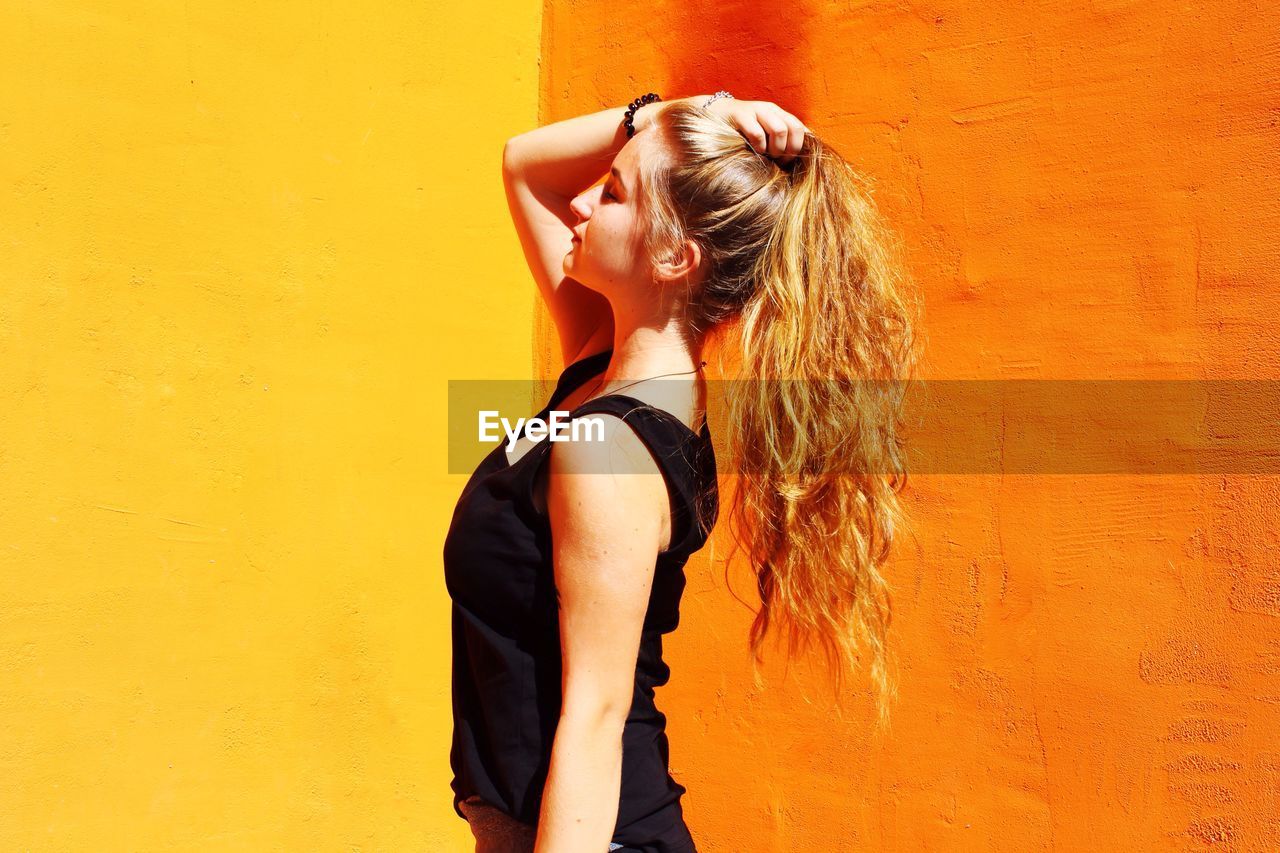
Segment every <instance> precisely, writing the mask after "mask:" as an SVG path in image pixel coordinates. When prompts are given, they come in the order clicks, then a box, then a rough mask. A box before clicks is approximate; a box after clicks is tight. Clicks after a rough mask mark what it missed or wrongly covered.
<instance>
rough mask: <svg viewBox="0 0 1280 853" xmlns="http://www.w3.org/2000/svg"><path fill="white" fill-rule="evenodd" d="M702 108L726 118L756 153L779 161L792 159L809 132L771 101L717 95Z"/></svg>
mask: <svg viewBox="0 0 1280 853" xmlns="http://www.w3.org/2000/svg"><path fill="white" fill-rule="evenodd" d="M706 109H707V112H709V113H713V114H715V115H718V116H722V117H724V118H726V119H728V120H729V122H730V123H731V124H732V125H733V126H734V127H735V128H737V130H738V132H739V133H741V134H742V135H743V136H744V137H746V139H747V142H748V143H750V145H751V147H752V149H754V150H755V152H756V153H757V154H764V155H766V156H768V157H772V158H774V159H776V160H777V161H778V162H779V163H790V162H791V161H792V160H794V159H795V157H796V155H797V154H799V153H800V149H801V148H803V147H804V137H805V134H808V133H812V132H813V131H811V130H809V128H808V127H807V126H806V125H805V123H804V122H802V121H800V119H798V118H796V117H795V116H793V115H792V114H791V113H789V112H787V111H786V110H784V109H783V108H782V107H780V106H778V105H777V104H775V103H773V102H772V101H739V100H736V99H733V98H721V99H719V100H717V101H714V102H712V103H711V104H710V105H709V106H708V107H707V108H706Z"/></svg>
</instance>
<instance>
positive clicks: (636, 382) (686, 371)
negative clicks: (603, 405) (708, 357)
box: [583, 360, 707, 405]
mask: <svg viewBox="0 0 1280 853" xmlns="http://www.w3.org/2000/svg"><path fill="white" fill-rule="evenodd" d="M706 366H707V362H706V361H705V360H704V361H702V362H701V363H700V364H699V365H698V366H697V367H695V368H694V369H693V370H684V371H680V372H679V373H661V374H659V375H657V376H650V377H648V378H646V379H637V380H636V381H635V382H628V383H627V384H626V385H622V386H619V387H617V388H614V389H613V390H612V391H610V392H609V394H617V393H618V392H619V391H621V390H622V389H623V388H630V387H631V386H632V385H639V384H640V383H641V382H648V381H649V380H650V379H662V378H663V377H665V376H684V375H685V374H687V373H697V372H698V371H700V370H702V368H704V367H706ZM603 382H604V377H603V376H601V377H600V378H599V379H598V380H596V384H595V386H593V387H592V389H591V390H590V391H589V392H587V402H590V401H591V395H592V394H594V393H595V392H596V389H598V388H599V387H600V385H601V384H602V383H603ZM605 396H608V395H607V394H606V395H605ZM583 405H585V403H584V404H583Z"/></svg>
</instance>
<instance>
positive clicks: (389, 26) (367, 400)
mask: <svg viewBox="0 0 1280 853" xmlns="http://www.w3.org/2000/svg"><path fill="white" fill-rule="evenodd" d="M539 20H540V8H539V6H538V4H537V3H536V2H521V3H499V4H496V5H495V4H488V5H486V6H485V8H484V11H483V14H481V13H480V12H479V10H478V9H477V8H476V7H475V6H467V5H459V6H454V5H450V4H444V3H433V2H391V3H380V4H376V5H374V6H369V5H367V4H366V5H359V6H357V5H353V4H335V3H314V2H291V3H129V4H125V3H110V4H101V3H98V4H93V3H73V2H18V3H6V4H2V5H0V67H3V73H2V74H0V223H2V224H3V227H2V228H0V268H2V270H3V271H2V272H0V275H2V276H3V300H2V302H0V360H2V362H3V369H2V370H0V483H3V495H4V500H3V503H2V504H0V566H2V567H3V583H0V683H2V684H3V685H4V687H3V689H0V729H2V731H3V737H0V849H3V850H19V849H23V850H25V849H31V850H54V849H56V850H71V849H79V850H115V849H119V850H126V849H127V850H148V849H149V850H157V849H168V848H169V845H173V848H174V849H182V850H185V849H236V850H251V849H276V848H277V847H279V848H281V849H291V850H303V849H320V850H330V849H342V850H356V849H363V850H433V851H434V850H452V849H461V845H462V843H463V842H464V841H465V840H466V839H469V838H470V833H469V831H468V830H467V828H466V824H465V823H464V822H463V821H462V820H461V819H460V818H458V817H457V816H456V815H454V814H453V810H452V808H451V805H450V791H449V788H448V782H449V770H448V753H447V750H448V743H449V724H450V716H449V669H448V648H449V635H448V628H449V623H448V615H449V610H448V598H447V595H446V594H445V590H444V586H443V580H442V577H441V575H440V565H439V560H440V556H439V555H440V547H441V544H442V542H443V537H444V526H445V524H446V523H447V519H448V514H449V512H450V511H451V509H452V504H453V500H454V498H455V497H456V495H457V491H458V489H460V487H461V484H462V481H463V479H464V478H463V477H461V476H458V475H454V476H448V475H446V474H445V466H444V462H443V460H444V442H443V436H444V428H445V424H444V421H443V417H442V413H443V410H444V402H445V399H446V387H447V386H446V380H447V379H449V378H463V377H495V376H497V377H501V376H509V377H519V376H527V375H528V371H529V363H530V359H531V354H532V352H533V346H534V343H533V337H532V327H533V313H532V311H533V298H534V295H535V294H534V288H533V286H532V284H531V283H530V281H529V279H528V274H527V270H526V269H525V267H524V262H523V260H522V258H521V256H520V251H519V246H518V244H517V243H516V241H515V240H514V237H513V233H512V231H511V229H510V226H509V224H508V220H507V214H506V205H505V201H504V198H503V193H502V184H501V180H500V177H499V174H500V173H499V168H500V162H501V150H502V144H503V142H504V141H505V140H506V139H507V138H508V137H509V136H512V135H514V134H516V133H519V132H522V131H525V130H528V129H530V128H531V127H533V126H535V124H536V122H537V113H538V90H537V75H538V72H537V67H538V46H539V33H540V24H539ZM477 341H480V342H482V344H483V345H482V346H477V345H476V344H475V342H477Z"/></svg>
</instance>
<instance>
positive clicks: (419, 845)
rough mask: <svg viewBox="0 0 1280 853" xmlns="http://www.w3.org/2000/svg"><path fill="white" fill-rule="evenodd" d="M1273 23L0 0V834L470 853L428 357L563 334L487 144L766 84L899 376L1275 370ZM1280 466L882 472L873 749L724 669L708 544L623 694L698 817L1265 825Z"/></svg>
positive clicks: (457, 360) (801, 840)
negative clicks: (830, 166)
mask: <svg viewBox="0 0 1280 853" xmlns="http://www.w3.org/2000/svg"><path fill="white" fill-rule="evenodd" d="M1277 32H1280V10H1278V9H1277V8H1276V7H1274V5H1262V4H1246V3H1221V4H1215V5H1212V6H1202V5H1192V4H1185V3H1174V2H1164V0H1157V2H1150V3H1145V4H1127V3H1101V2H1096V3H1089V4H1084V3H1075V4H1068V5H1067V6H1062V5H1049V4H1006V5H1001V6H999V7H992V6H990V5H989V4H978V3H967V4H966V3H955V4H912V3H908V4H849V3H821V2H809V3H805V4H801V5H798V6H797V5H791V6H775V5H772V4H764V3H738V4H728V5H725V4H718V5H713V4H709V3H704V4H688V3H683V4H671V3H657V4H650V5H648V6H644V7H619V6H617V5H606V4H604V3H584V2H575V3H561V2H554V0H552V1H551V2H548V3H547V4H545V5H544V6H543V7H541V8H539V6H538V5H537V4H535V3H500V4H497V5H496V6H494V5H490V6H487V7H485V8H484V9H483V10H481V9H479V8H473V7H451V6H448V5H445V4H436V3H430V4H423V3H405V2H391V3H385V4H379V6H378V7H376V8H374V9H371V8H369V7H361V8H356V7H354V6H348V7H342V6H335V5H332V4H319V5H317V4H313V3H294V2H288V3H274V4H267V5H263V4H246V3H230V4H228V3H220V4H186V5H183V6H175V5H171V4H170V5H166V4H143V3H115V4H110V5H109V6H108V7H104V6H102V5H94V4H82V3H71V2H63V1H62V0H56V2H43V3H33V2H12V3H8V4H5V5H4V6H3V7H0V57H3V60H0V62H3V67H4V69H5V73H4V74H3V75H0V223H2V224H3V228H2V229H0V270H2V272H0V275H3V283H4V299H3V301H2V302H0V358H2V359H3V364H4V370H3V371H0V403H2V405H0V483H2V484H3V495H4V500H3V503H0V566H2V567H3V583H0V680H2V681H3V684H4V685H5V689H4V690H3V691H0V726H2V730H3V733H4V737H3V738H0V848H3V849H14V850H18V849H21V850H26V849H31V850H65V849H101V850H117V849H119V850H125V849H128V850H161V849H177V850H189V849H211V850H212V849H219V850H220V849H228V850H231V849H234V850H245V849H266V848H269V849H308V850H310V849H318V850H328V849H359V850H396V851H398V850H426V851H437V850H440V851H455V850H456V851H464V850H469V849H471V848H470V838H471V836H470V832H469V831H468V830H467V828H466V826H465V824H464V823H463V822H462V821H461V820H460V819H459V818H457V816H456V815H455V814H454V813H453V811H452V808H451V806H450V799H449V797H450V792H449V789H448V780H449V772H448V763H447V758H448V756H447V749H448V742H449V680H448V679H449V668H448V667H449V633H448V628H449V624H448V613H449V611H448V598H447V595H446V592H445V589H444V585H443V579H442V577H441V575H440V570H441V567H440V558H439V555H440V546H441V544H442V542H443V537H444V533H445V528H446V526H447V523H448V518H449V513H450V511H451V509H452V506H453V502H454V500H455V499H456V497H457V494H458V492H459V490H460V489H461V487H462V484H463V482H464V481H465V477H464V476H462V475H449V474H446V473H445V465H444V449H443V445H444V429H445V424H444V419H443V409H444V404H445V398H446V380H448V379H458V378H481V377H485V378H487V377H523V376H527V375H529V371H530V363H531V361H532V362H533V363H534V365H535V366H536V368H537V372H538V374H540V375H544V376H545V375H554V374H555V373H557V372H558V370H559V369H560V366H561V365H559V364H558V363H557V362H556V360H555V359H556V356H555V354H554V348H553V347H552V346H550V342H551V337H550V328H549V326H548V322H547V318H546V316H545V313H544V312H542V310H541V307H540V306H539V305H538V304H537V302H536V292H535V289H534V287H533V284H532V281H531V280H530V279H529V276H528V272H527V270H526V268H525V267H524V262H523V259H522V258H521V255H520V250H519V245H518V243H517V241H516V238H515V235H514V232H513V231H512V229H511V228H510V226H509V222H508V219H507V212H506V207H505V201H504V198H503V193H502V187H501V181H500V177H499V171H498V169H499V163H500V154H501V146H502V143H503V141H504V140H505V139H506V138H508V137H509V136H511V135H514V134H516V133H519V132H522V131H524V130H527V129H529V128H531V127H533V126H535V125H537V124H539V123H545V122H548V121H554V120H557V119H560V118H564V117H567V116H570V115H575V114H578V113H582V112H586V111H589V110H595V109H599V108H602V107H604V106H616V105H619V104H624V103H626V102H628V101H630V100H631V99H632V98H634V97H635V96H637V95H639V94H642V93H643V92H646V91H650V90H653V91H657V92H659V93H661V94H663V95H664V96H668V97H671V96H680V95H688V94H696V93H710V92H713V91H715V90H716V89H718V88H727V89H730V90H731V91H733V92H734V94H735V95H737V96H738V97H740V98H752V99H766V100H775V101H777V102H779V103H780V104H782V105H783V106H785V107H786V108H787V109H789V110H790V111H792V112H794V113H796V114H797V115H799V116H800V117H801V118H803V119H804V120H805V121H806V123H807V124H808V125H809V126H810V127H811V128H813V129H814V130H815V131H817V132H818V133H820V134H822V135H823V136H824V137H825V138H826V139H828V140H830V141H831V142H832V143H833V144H834V145H835V146H836V147H837V148H838V149H839V150H840V151H841V152H842V153H844V154H845V155H846V156H847V157H848V158H849V159H850V160H852V161H853V162H854V163H855V164H856V165H858V166H860V167H861V168H862V169H864V170H865V171H866V172H867V173H868V174H870V175H872V176H873V177H874V178H875V179H876V181H877V183H878V187H879V189H878V191H877V198H878V200H879V203H880V204H881V205H882V207H883V209H884V211H885V213H886V214H887V216H888V217H889V218H890V219H891V220H893V221H894V222H895V223H896V224H897V226H898V227H899V229H900V231H901V233H902V234H903V237H904V240H905V244H906V246H907V247H908V249H909V252H908V254H909V258H910V262H911V264H912V272H913V274H914V275H915V277H916V278H917V280H918V281H919V284H920V286H921V287H922V288H923V290H924V293H925V303H926V311H927V317H926V326H927V329H926V331H927V334H928V336H929V351H928V361H927V364H926V367H925V371H924V373H925V375H927V376H929V377H936V378H1040V379H1050V378H1119V377H1124V378H1134V379H1143V378H1151V379H1155V378H1250V379H1276V378H1280V376H1278V374H1280V358H1278V357H1277V344H1278V343H1280V335H1277V332H1276V320H1275V317H1276V310H1277V308H1278V307H1280V304H1278V303H1280V283H1278V282H1277V270H1278V267H1280V250H1278V249H1277V244H1276V241H1275V239H1274V236H1273V235H1274V234H1275V233H1276V231H1277V228H1278V227H1280V184H1278V183H1277V182H1276V180H1275V175H1276V174H1277V167H1278V166H1280V163H1278V162H1277V161H1278V160H1280V146H1277V141H1278V139H1277V122H1280V82H1278V81H1280V41H1278V40H1277V36H1276V33H1277ZM477 341H479V342H481V345H480V346H477V345H476V342H477ZM713 363H714V357H713ZM1106 415H1107V413H1105V412H1096V413H1095V412H1082V413H1081V415H1080V416H1081V417H1082V418H1095V419H1098V420H1099V421H1100V422H1101V421H1102V419H1104V418H1105V417H1106ZM1278 487H1280V483H1277V480H1276V478H1275V477H1263V476H1251V477H1245V476H1214V477H1207V476H1202V477H1192V476H1123V475H1115V476H1004V477H1001V476H999V475H994V474H993V475H985V476H941V475H921V476H913V477H912V480H911V487H910V491H909V493H908V499H909V508H910V510H911V511H912V512H913V513H914V514H915V517H916V525H917V529H918V534H917V541H916V542H913V543H909V544H904V546H903V547H902V548H901V550H900V556H899V557H898V559H897V560H896V561H895V563H894V564H893V566H891V569H890V574H889V577H890V580H891V582H892V583H893V584H894V587H895V589H896V591H897V598H896V611H895V613H896V620H895V631H896V640H897V642H898V648H899V656H900V659H901V662H902V673H901V676H902V684H901V694H900V699H899V702H898V704H897V707H896V710H895V716H894V724H893V728H892V730H891V732H890V733H889V734H888V735H886V736H884V737H879V738H875V737H872V736H871V735H870V733H869V732H870V701H869V695H868V694H865V692H864V694H863V695H862V696H861V697H855V698H854V699H853V700H852V701H851V703H850V704H851V706H852V707H853V708H854V709H855V712H854V713H852V714H850V715H849V717H848V719H846V720H845V721H844V722H838V721H836V720H835V719H834V718H833V717H832V714H831V712H830V708H829V707H828V706H827V705H826V703H825V702H824V700H823V695H824V694H823V691H824V689H825V682H824V680H823V679H822V678H821V677H820V676H821V673H819V672H816V671H815V667H814V666H812V665H811V664H810V663H809V662H808V661H804V660H801V661H797V662H796V663H794V664H792V665H791V666H789V667H788V666H787V665H785V662H783V661H782V660H781V659H779V658H778V657H777V656H776V654H774V655H771V656H770V657H769V658H767V660H766V663H765V666H764V667H763V675H764V679H763V681H764V684H763V686H761V687H758V686H756V685H755V684H753V682H752V679H751V677H750V671H749V662H748V658H747V654H746V635H747V626H748V624H749V621H750V617H751V612H750V611H749V610H747V609H746V608H745V607H744V606H743V605H742V604H741V603H739V602H738V601H737V600H736V599H735V597H734V594H733V593H736V594H737V595H738V596H739V597H741V598H744V599H746V600H748V601H753V599H751V597H750V594H749V593H750V590H751V589H752V588H753V587H752V583H751V579H750V578H749V577H747V576H746V574H745V572H744V570H743V568H742V566H739V565H730V566H728V567H725V566H724V565H723V554H724V553H726V552H727V545H726V540H725V535H726V534H725V533H723V532H722V533H721V535H720V536H718V537H716V539H715V540H713V544H712V546H711V547H709V548H708V549H707V550H706V551H704V552H703V553H701V554H699V555H697V557H695V559H694V560H693V561H691V563H690V565H689V566H688V569H687V571H688V575H689V585H688V588H687V590H686V593H685V601H684V607H683V616H682V624H681V628H680V630H679V631H678V632H677V633H676V634H675V635H673V636H672V637H670V638H669V640H668V643H667V646H666V653H667V658H668V661H669V663H670V664H671V666H672V670H673V677H672V680H671V683H670V684H669V685H668V686H667V687H666V688H664V690H663V691H662V692H661V693H660V695H659V697H658V698H659V704H660V707H662V708H663V710H664V711H665V712H666V713H667V715H668V718H669V723H668V725H669V732H670V737H671V743H672V770H673V773H674V774H676V775H677V777H678V778H679V779H680V781H681V782H682V783H684V784H685V785H687V786H688V788H689V793H688V795H687V796H686V797H685V800H684V803H685V812H686V817H687V819H688V822H689V824H690V827H691V829H692V830H693V832H694V835H695V838H696V839H697V840H698V843H699V848H700V850H703V851H706V853H717V851H725V852H726V853H727V851H746V853H765V852H766V851H769V853H775V851H776V852H777V853H781V851H819V850H821V851H828V850H845V851H853V850H920V849H930V850H1009V851H1025V850H1134V849H1143V850H1149V849H1157V850H1200V849H1212V850H1233V851H1235V850H1238V851H1253V850H1271V849H1276V848H1277V847H1280V742H1278V741H1277V738H1276V736H1275V734H1274V733H1275V732H1276V731H1280V535H1277V533H1276V530H1277V529H1278V527H1277V514H1278V513H1280V509H1278V504H1277V491H1278ZM726 573H727V578H728V581H729V584H730V585H731V588H730V586H726ZM731 589H732V591H731ZM859 689H861V685H859ZM859 709H860V711H859Z"/></svg>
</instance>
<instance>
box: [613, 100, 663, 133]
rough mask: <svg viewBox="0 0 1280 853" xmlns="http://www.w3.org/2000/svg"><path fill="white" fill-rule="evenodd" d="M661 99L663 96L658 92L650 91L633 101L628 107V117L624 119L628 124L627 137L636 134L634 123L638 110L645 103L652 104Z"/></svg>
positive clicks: (624, 122)
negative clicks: (659, 95) (660, 96)
mask: <svg viewBox="0 0 1280 853" xmlns="http://www.w3.org/2000/svg"><path fill="white" fill-rule="evenodd" d="M661 100H662V98H659V97H658V96H657V94H655V93H653V92H650V93H649V94H647V95H641V96H640V97H638V98H636V99H635V100H634V101H632V102H631V106H629V107H627V115H626V118H625V119H623V124H625V125H626V126H627V139H630V138H631V137H632V136H634V135H635V132H636V126H635V123H634V122H635V117H636V110H638V109H640V108H641V107H643V106H644V105H645V104H652V103H653V102H654V101H661Z"/></svg>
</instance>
